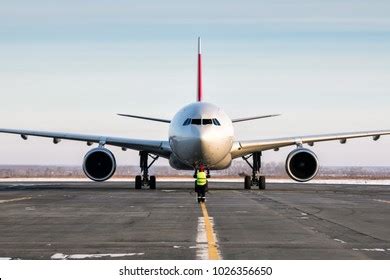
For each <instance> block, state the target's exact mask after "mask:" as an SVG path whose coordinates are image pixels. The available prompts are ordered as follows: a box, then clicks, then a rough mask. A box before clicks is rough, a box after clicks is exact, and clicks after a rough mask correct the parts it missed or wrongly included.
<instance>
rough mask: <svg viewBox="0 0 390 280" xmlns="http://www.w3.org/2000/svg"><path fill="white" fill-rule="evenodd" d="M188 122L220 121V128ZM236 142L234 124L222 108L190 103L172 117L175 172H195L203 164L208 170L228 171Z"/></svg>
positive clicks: (170, 137)
mask: <svg viewBox="0 0 390 280" xmlns="http://www.w3.org/2000/svg"><path fill="white" fill-rule="evenodd" d="M186 119H217V120H218V121H219V123H220V124H221V125H220V126H218V125H215V124H207V125H203V124H202V125H196V124H190V125H183V124H184V122H185V121H186ZM233 140H234V130H233V124H232V121H231V119H230V118H229V117H228V115H227V114H226V113H225V112H224V111H222V109H220V108H218V107H217V106H215V105H213V104H210V103H206V102H196V103H192V104H189V105H187V106H185V107H184V108H182V109H181V110H180V111H179V112H178V113H177V114H176V115H175V116H174V117H173V119H172V121H171V124H170V127H169V144H170V146H171V149H172V156H171V159H170V164H171V166H172V167H174V168H176V169H194V168H197V167H199V165H200V164H203V165H204V166H205V167H206V168H209V169H224V168H227V167H229V166H230V164H231V161H232V158H231V154H230V153H231V149H232V145H233Z"/></svg>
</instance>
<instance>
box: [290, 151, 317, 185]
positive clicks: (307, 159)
mask: <svg viewBox="0 0 390 280" xmlns="http://www.w3.org/2000/svg"><path fill="white" fill-rule="evenodd" d="M286 172H287V174H288V176H290V178H291V179H293V180H295V181H298V182H307V181H310V180H311V179H313V178H314V177H315V176H316V175H317V172H318V159H317V156H316V154H315V153H314V152H312V151H310V150H308V149H304V148H298V149H295V150H294V151H292V152H291V153H290V154H289V155H288V156H287V160H286Z"/></svg>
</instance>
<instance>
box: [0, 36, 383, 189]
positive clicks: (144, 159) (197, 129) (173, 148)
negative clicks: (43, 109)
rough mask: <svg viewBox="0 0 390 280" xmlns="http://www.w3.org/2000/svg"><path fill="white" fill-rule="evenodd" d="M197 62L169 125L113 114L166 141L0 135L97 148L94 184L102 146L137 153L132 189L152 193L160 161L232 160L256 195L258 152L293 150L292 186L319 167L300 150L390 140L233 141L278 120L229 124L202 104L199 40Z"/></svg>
mask: <svg viewBox="0 0 390 280" xmlns="http://www.w3.org/2000/svg"><path fill="white" fill-rule="evenodd" d="M197 59H198V69H197V100H196V102H194V103H191V104H189V105H187V106H185V107H183V108H182V109H181V110H180V111H178V112H177V113H176V114H175V115H174V117H173V118H172V119H161V118H154V117H145V116H139V115H130V114H118V115H119V116H123V117H129V118H137V119H142V120H147V121H154V122H161V123H167V124H169V133H168V134H169V135H168V140H142V139H129V138H119V137H110V136H101V135H83V134H72V133H63V132H45V131H34V130H21V129H1V128H0V133H9V134H18V135H20V136H21V137H22V139H24V140H27V139H28V137H29V136H38V137H46V138H52V139H53V143H54V144H58V143H59V142H60V141H61V140H74V141H82V142H86V144H87V145H88V146H91V145H93V144H97V145H98V146H97V147H95V148H92V149H91V150H90V151H89V152H87V154H86V155H85V157H84V161H83V170H84V173H85V175H86V176H87V177H88V178H90V179H91V180H93V181H96V182H103V181H106V180H108V179H110V178H111V177H112V176H113V175H114V173H115V169H116V161H115V156H114V154H113V153H112V152H111V151H110V150H109V149H107V148H106V146H117V147H121V148H122V150H124V151H125V150H127V149H132V150H137V151H139V157H140V169H141V172H140V173H141V174H140V175H137V176H136V177H135V189H142V188H143V187H149V188H150V189H156V176H149V168H150V167H151V166H152V165H153V164H154V163H155V162H156V160H157V159H158V158H159V157H162V158H166V159H168V160H169V164H170V166H171V167H172V168H174V169H177V170H193V171H194V174H196V172H197V171H198V170H199V167H200V166H204V167H205V169H206V171H207V175H208V177H209V175H210V170H222V169H226V168H228V167H229V166H230V165H231V163H232V161H233V160H234V159H238V158H242V159H243V160H245V161H246V162H247V163H248V165H249V166H250V168H251V169H252V174H251V176H245V180H244V188H245V189H248V190H249V189H251V188H252V187H254V186H256V187H258V188H259V189H260V190H264V189H265V188H266V180H265V176H263V175H261V172H260V171H261V157H262V152H263V151H267V150H275V151H278V150H279V149H280V148H282V147H287V146H293V147H294V146H295V149H293V150H292V151H291V152H290V153H289V155H288V156H287V159H286V163H285V169H286V172H287V174H288V175H289V177H290V178H291V179H293V180H295V181H297V182H307V181H310V180H311V179H313V178H314V177H315V176H316V174H317V172H318V167H319V162H318V158H317V156H316V154H315V153H314V152H313V151H312V150H310V149H309V148H307V147H304V145H306V144H307V145H308V146H313V145H314V143H316V142H323V141H334V140H338V141H340V143H342V144H345V143H346V141H347V139H351V138H361V137H372V139H373V140H374V141H377V140H378V139H379V138H380V136H382V135H388V134H390V130H376V131H363V132H348V133H336V134H323V135H309V136H295V137H286V138H276V139H259V140H253V141H241V140H237V139H236V138H235V135H234V128H233V124H235V123H239V122H245V121H252V120H257V119H263V118H270V117H275V116H278V115H277V114H274V115H262V116H253V117H247V118H236V119H230V118H229V116H228V115H227V114H226V113H225V112H224V111H223V110H222V109H221V108H219V107H218V106H216V105H214V104H211V103H207V102H204V101H203V91H202V52H201V40H200V38H198V57H197ZM149 160H150V161H151V162H149Z"/></svg>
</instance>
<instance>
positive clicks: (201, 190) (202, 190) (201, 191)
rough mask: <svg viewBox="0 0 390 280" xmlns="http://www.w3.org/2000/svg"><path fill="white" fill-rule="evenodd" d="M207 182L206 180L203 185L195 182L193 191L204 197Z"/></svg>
mask: <svg viewBox="0 0 390 280" xmlns="http://www.w3.org/2000/svg"><path fill="white" fill-rule="evenodd" d="M207 184H208V182H207V183H206V184H205V185H203V186H199V185H198V184H196V182H195V191H196V192H197V193H198V196H199V197H205V196H206V189H207Z"/></svg>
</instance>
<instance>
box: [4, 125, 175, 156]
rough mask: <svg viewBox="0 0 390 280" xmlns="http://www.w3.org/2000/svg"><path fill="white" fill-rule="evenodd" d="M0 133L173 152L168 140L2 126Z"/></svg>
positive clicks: (163, 152)
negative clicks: (6, 127) (5, 127)
mask: <svg viewBox="0 0 390 280" xmlns="http://www.w3.org/2000/svg"><path fill="white" fill-rule="evenodd" d="M0 133H8V134H19V135H20V136H21V137H22V138H23V139H24V140H27V138H28V136H38V137H46V138H52V139H53V143H54V144H57V143H58V142H60V141H61V140H74V141H82V142H86V143H87V144H88V145H92V144H93V143H97V144H104V145H111V146H117V147H121V148H123V149H132V150H137V151H146V152H150V153H153V154H156V155H159V156H162V157H165V158H169V156H170V154H171V148H170V146H169V143H168V141H157V140H141V139H129V138H120V137H110V136H99V135H85V134H73V133H63V132H46V131H34V130H20V129H4V128H0Z"/></svg>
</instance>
